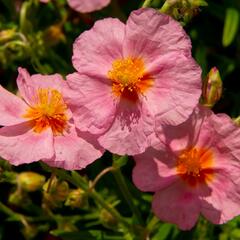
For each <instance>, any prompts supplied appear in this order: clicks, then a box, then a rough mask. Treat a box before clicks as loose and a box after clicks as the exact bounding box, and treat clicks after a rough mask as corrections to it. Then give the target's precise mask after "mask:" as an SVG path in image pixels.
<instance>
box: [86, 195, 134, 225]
mask: <svg viewBox="0 0 240 240" xmlns="http://www.w3.org/2000/svg"><path fill="white" fill-rule="evenodd" d="M90 196H91V197H92V198H93V199H95V200H96V201H97V202H98V203H99V204H100V205H101V206H102V207H103V208H105V209H106V210H108V212H109V213H111V214H112V216H113V217H115V218H116V219H118V220H119V222H121V223H122V224H123V225H124V226H125V227H127V228H128V229H129V228H131V225H130V224H129V223H128V222H127V221H126V220H125V219H124V218H123V217H122V216H121V215H120V214H119V213H118V211H117V210H116V209H115V208H113V207H112V206H109V204H107V203H106V201H105V200H104V199H103V198H102V197H101V195H99V194H98V193H97V192H96V191H95V190H93V191H91V192H90Z"/></svg>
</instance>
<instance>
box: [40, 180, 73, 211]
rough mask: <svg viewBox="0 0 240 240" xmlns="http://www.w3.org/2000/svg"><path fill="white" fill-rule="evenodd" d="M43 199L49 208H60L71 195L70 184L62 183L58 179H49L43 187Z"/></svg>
mask: <svg viewBox="0 0 240 240" xmlns="http://www.w3.org/2000/svg"><path fill="white" fill-rule="evenodd" d="M43 190H44V194H43V198H44V203H45V204H46V205H48V206H49V207H52V208H54V207H58V206H59V205H60V204H62V202H64V201H65V200H66V198H67V196H68V193H69V187H68V183H67V182H65V181H60V180H58V179H57V178H56V177H53V178H50V179H48V181H47V182H46V183H45V184H44V185H43Z"/></svg>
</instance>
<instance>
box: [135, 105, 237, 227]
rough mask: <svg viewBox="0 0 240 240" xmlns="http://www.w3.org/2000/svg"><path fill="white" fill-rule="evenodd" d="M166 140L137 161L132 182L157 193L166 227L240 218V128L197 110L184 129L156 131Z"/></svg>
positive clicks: (159, 212) (155, 201)
mask: <svg viewBox="0 0 240 240" xmlns="http://www.w3.org/2000/svg"><path fill="white" fill-rule="evenodd" d="M159 131H161V132H162V131H164V132H165V140H164V144H165V146H163V145H162V142H161V141H163V140H162V139H159V141H158V142H157V141H156V142H155V143H154V148H148V149H147V151H146V152H145V153H143V154H139V155H136V156H134V159H135V160H136V166H135V168H134V170H133V181H134V183H135V185H136V186H137V187H138V188H139V189H140V190H142V191H146V192H154V196H153V201H152V209H153V212H154V213H155V214H156V215H157V217H159V219H161V220H162V221H167V222H170V223H174V224H177V226H178V227H179V228H180V229H182V230H189V229H191V228H192V227H193V226H194V225H195V224H196V222H197V220H198V216H199V215H200V214H201V215H203V216H204V217H205V218H207V219H208V220H209V221H211V222H212V223H214V224H221V223H225V222H226V221H228V220H231V219H232V218H233V217H235V216H237V215H239V214H240V191H239V186H240V154H239V152H240V151H239V150H240V141H239V136H240V128H238V127H237V126H236V125H235V124H234V123H233V121H232V120H231V119H230V118H229V117H228V116H227V115H225V114H219V115H215V114H214V113H213V112H212V111H211V110H209V109H208V108H205V107H202V106H198V107H197V108H196V109H195V110H194V112H193V113H192V115H191V116H190V118H189V119H188V120H187V121H186V122H184V123H183V124H181V125H180V126H176V127H170V126H164V127H162V126H157V132H159Z"/></svg>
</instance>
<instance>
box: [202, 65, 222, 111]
mask: <svg viewBox="0 0 240 240" xmlns="http://www.w3.org/2000/svg"><path fill="white" fill-rule="evenodd" d="M221 96H222V80H221V76H220V73H219V71H218V69H217V68H216V67H213V68H212V69H211V70H210V72H209V73H208V75H207V78H206V79H205V80H204V82H203V90H202V104H203V105H205V106H207V107H213V106H214V105H215V103H216V102H217V101H218V100H219V99H220V98H221Z"/></svg>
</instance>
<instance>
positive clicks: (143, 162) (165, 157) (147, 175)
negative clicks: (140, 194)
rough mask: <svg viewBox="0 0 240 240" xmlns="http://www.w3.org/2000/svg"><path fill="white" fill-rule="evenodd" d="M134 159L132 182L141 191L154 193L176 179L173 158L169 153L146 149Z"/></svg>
mask: <svg viewBox="0 0 240 240" xmlns="http://www.w3.org/2000/svg"><path fill="white" fill-rule="evenodd" d="M134 159H135V161H136V166H135V167H134V169H133V182H134V184H135V185H136V186H137V187H138V188H139V189H140V190H141V191H149V192H156V191H159V190H161V189H163V188H165V187H168V186H169V185H170V184H172V183H173V182H175V181H176V180H177V179H178V176H177V175H176V170H175V169H176V164H175V156H173V155H172V154H171V153H168V152H160V151H157V150H155V149H153V148H148V149H147V150H146V151H145V152H144V153H143V154H139V155H136V156H134Z"/></svg>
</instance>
